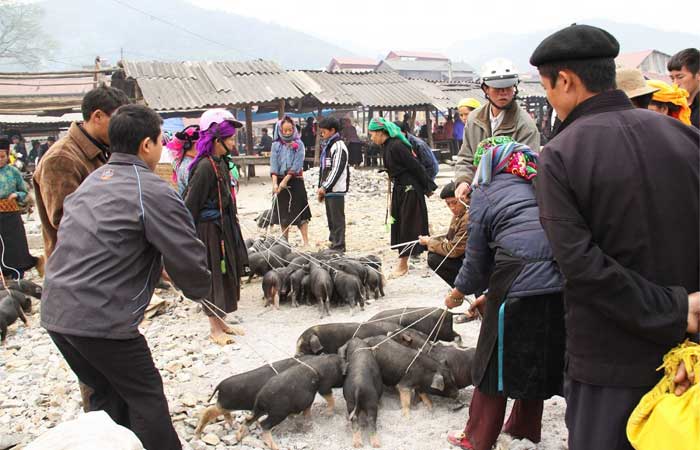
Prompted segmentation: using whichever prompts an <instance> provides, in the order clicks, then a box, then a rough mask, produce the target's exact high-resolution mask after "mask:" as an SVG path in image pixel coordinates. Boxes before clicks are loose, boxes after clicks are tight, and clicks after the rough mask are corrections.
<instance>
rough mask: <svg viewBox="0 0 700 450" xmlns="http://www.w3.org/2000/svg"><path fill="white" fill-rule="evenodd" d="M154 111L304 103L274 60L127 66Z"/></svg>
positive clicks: (151, 63) (297, 90)
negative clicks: (276, 102)
mask: <svg viewBox="0 0 700 450" xmlns="http://www.w3.org/2000/svg"><path fill="white" fill-rule="evenodd" d="M124 71H125V73H126V76H127V77H131V78H134V79H135V80H136V83H137V84H138V86H139V88H140V89H141V93H142V94H143V98H144V100H145V102H146V104H147V105H148V106H150V107H151V108H153V109H156V110H158V111H178V110H193V109H205V108H212V107H235V106H244V105H255V104H263V103H270V102H273V101H276V100H282V99H299V98H301V97H302V95H301V92H300V91H299V89H297V88H296V86H295V85H294V84H293V83H292V79H291V78H290V77H289V75H288V74H287V73H286V72H285V71H284V70H282V68H280V67H279V66H278V65H277V64H276V63H274V62H271V61H262V60H260V61H244V62H232V61H225V62H213V61H202V62H197V61H186V62H181V63H169V62H140V61H139V62H130V61H127V62H125V63H124Z"/></svg>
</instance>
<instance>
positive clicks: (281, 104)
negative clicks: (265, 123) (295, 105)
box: [277, 99, 285, 120]
mask: <svg viewBox="0 0 700 450" xmlns="http://www.w3.org/2000/svg"><path fill="white" fill-rule="evenodd" d="M284 103H285V102H284V99H282V100H280V101H279V106H278V107H277V118H278V119H279V120H282V118H283V117H284Z"/></svg>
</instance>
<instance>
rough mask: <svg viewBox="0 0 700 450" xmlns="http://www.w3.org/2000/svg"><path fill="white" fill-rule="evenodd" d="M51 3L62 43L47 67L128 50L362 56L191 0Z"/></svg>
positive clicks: (300, 60)
mask: <svg viewBox="0 0 700 450" xmlns="http://www.w3.org/2000/svg"><path fill="white" fill-rule="evenodd" d="M43 7H44V9H45V15H44V30H46V31H47V33H49V34H50V35H51V37H52V38H53V39H54V40H55V41H56V43H57V47H58V49H57V51H55V52H53V53H52V54H51V56H49V58H50V60H49V61H47V63H46V67H44V68H45V69H52V70H67V69H72V68H76V67H79V66H81V65H90V64H92V62H93V60H94V57H95V56H96V55H99V56H100V57H102V58H103V59H105V58H106V59H108V60H109V61H110V62H112V63H113V62H116V61H117V60H118V59H119V57H120V51H121V49H123V51H124V57H125V58H127V59H130V60H162V61H178V60H250V59H259V58H262V59H268V60H273V61H276V62H278V63H279V64H281V65H282V66H284V67H287V68H311V69H317V68H321V67H325V66H326V65H327V64H328V62H329V61H330V60H331V58H332V57H334V56H355V55H354V54H353V53H352V52H349V51H347V50H345V49H343V48H341V47H339V46H336V45H332V44H329V43H327V42H324V41H322V40H320V39H317V38H314V37H312V36H309V35H308V34H305V33H302V32H298V31H294V30H291V29H289V28H284V27H281V26H278V25H274V24H268V23H265V22H262V21H260V20H257V19H253V18H248V17H244V16H240V15H236V14H231V13H227V12H222V11H212V10H208V9H203V8H200V7H197V6H195V5H192V4H191V3H189V2H185V1H184V0H149V1H148V2H140V1H137V0H60V1H59V0H50V1H45V2H44V3H43ZM134 8H135V9H138V10H140V11H137V10H135V9H134ZM144 12H145V13H146V14H144ZM163 21H166V22H169V23H170V24H167V23H163ZM193 34H196V35H199V36H201V37H197V36H194V35H193ZM221 44H223V45H221Z"/></svg>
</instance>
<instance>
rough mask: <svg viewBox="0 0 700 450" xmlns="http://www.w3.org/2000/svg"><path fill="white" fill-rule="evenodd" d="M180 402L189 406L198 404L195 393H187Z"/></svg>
mask: <svg viewBox="0 0 700 450" xmlns="http://www.w3.org/2000/svg"><path fill="white" fill-rule="evenodd" d="M180 402H182V404H183V405H185V406H189V407H194V406H197V399H196V398H195V396H194V395H192V394H191V393H189V392H188V393H186V394H184V395H183V396H182V398H180Z"/></svg>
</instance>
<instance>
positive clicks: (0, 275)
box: [0, 234, 22, 296]
mask: <svg viewBox="0 0 700 450" xmlns="http://www.w3.org/2000/svg"><path fill="white" fill-rule="evenodd" d="M0 243H2V254H0V264H1V265H2V267H6V268H8V269H10V270H13V271H14V272H15V273H16V274H17V285H18V286H19V285H20V278H21V275H22V274H21V273H20V272H19V270H17V269H15V268H14V267H10V266H8V265H7V264H5V240H4V239H3V238H2V234H0ZM2 267H0V278H2V286H3V287H4V288H5V290H6V291H7V294H8V295H9V296H12V292H10V288H9V287H8V286H7V282H6V281H5V274H4V273H2Z"/></svg>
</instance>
